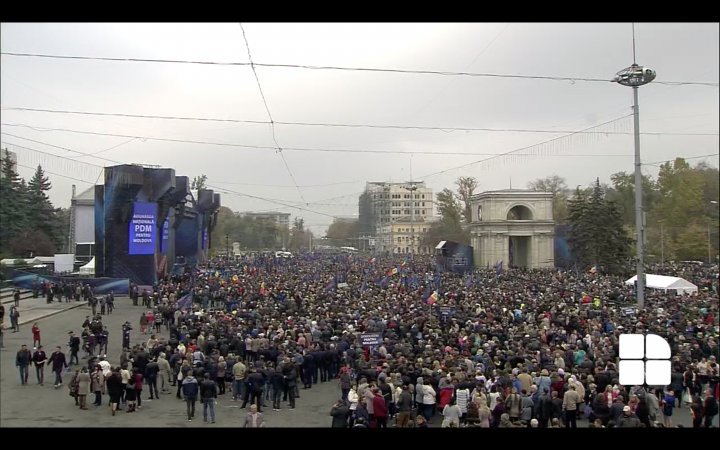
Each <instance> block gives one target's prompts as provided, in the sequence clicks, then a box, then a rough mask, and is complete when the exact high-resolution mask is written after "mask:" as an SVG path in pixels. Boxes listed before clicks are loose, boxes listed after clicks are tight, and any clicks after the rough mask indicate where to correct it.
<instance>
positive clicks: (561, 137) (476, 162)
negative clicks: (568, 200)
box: [420, 114, 632, 179]
mask: <svg viewBox="0 0 720 450" xmlns="http://www.w3.org/2000/svg"><path fill="white" fill-rule="evenodd" d="M630 116H632V114H626V115H624V116H622V117H618V118H616V119H612V120H608V121H607V122H603V123H601V124H598V125H593V126H591V127H588V128H585V129H583V130H580V131H586V130H590V129H592V128H598V127H601V126H603V125H607V124H609V123H612V122H616V121H619V120H622V119H625V118H627V117H630ZM575 134H577V132H573V133H569V134H566V135H564V136H559V137H556V138H552V139H548V140H547V141H543V142H540V143H537V144H533V145H529V146H526V147H521V148H518V149H515V150H510V151H508V152H505V153H500V154H498V155H495V156H490V157H489V158H484V159H481V160H478V161H474V162H471V163H466V164H461V165H459V166H455V167H451V168H449V169H445V170H440V171H438V172H433V173H431V174H428V175H424V176H422V177H420V179H423V178H430V177H434V176H436V175H440V174H443V173H446V172H450V171H452V170H457V169H461V168H463V167H467V166H472V165H475V164H479V163H482V162H485V161H489V160H491V159H495V158H498V157H501V156H507V155H511V154H513V153H516V152H519V151H521V150H527V149H529V148H532V147H538V146H540V145H544V144H548V143H550V142H554V141H558V140H560V139H565V138H567V137H570V136H574V135H575Z"/></svg>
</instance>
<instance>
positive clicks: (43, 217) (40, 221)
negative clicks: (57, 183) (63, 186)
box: [27, 165, 65, 248]
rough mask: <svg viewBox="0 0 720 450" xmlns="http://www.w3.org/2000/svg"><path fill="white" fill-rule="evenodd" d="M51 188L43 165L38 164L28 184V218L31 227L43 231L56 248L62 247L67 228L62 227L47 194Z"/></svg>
mask: <svg viewBox="0 0 720 450" xmlns="http://www.w3.org/2000/svg"><path fill="white" fill-rule="evenodd" d="M51 188H52V185H51V184H50V180H49V179H48V177H47V176H46V175H45V172H44V171H43V169H42V166H40V165H38V166H37V169H35V174H34V175H33V177H32V178H31V179H30V182H29V183H28V185H27V189H28V195H27V198H28V205H27V219H28V221H29V225H30V228H31V229H33V230H37V231H42V232H43V233H44V234H45V235H46V236H47V237H48V238H49V239H50V241H51V242H52V243H53V244H54V245H55V247H56V248H61V247H62V244H63V241H64V238H65V230H63V229H62V228H61V227H62V221H61V220H60V219H59V217H57V211H56V210H55V208H54V207H53V205H52V203H50V198H49V197H48V195H47V194H46V192H48V191H49V190H50V189H51Z"/></svg>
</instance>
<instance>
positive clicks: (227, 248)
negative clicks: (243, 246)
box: [225, 234, 230, 263]
mask: <svg viewBox="0 0 720 450" xmlns="http://www.w3.org/2000/svg"><path fill="white" fill-rule="evenodd" d="M225 257H226V258H227V261H228V263H229V262H230V235H229V234H226V235H225Z"/></svg>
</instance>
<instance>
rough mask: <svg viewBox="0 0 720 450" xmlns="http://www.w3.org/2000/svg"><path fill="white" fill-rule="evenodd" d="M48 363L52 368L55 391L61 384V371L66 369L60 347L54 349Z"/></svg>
mask: <svg viewBox="0 0 720 450" xmlns="http://www.w3.org/2000/svg"><path fill="white" fill-rule="evenodd" d="M48 362H49V363H50V367H52V371H53V372H54V373H55V389H57V388H59V387H60V386H62V384H63V380H62V370H63V369H64V368H66V367H67V361H66V360H65V354H64V353H63V352H62V350H61V348H60V347H55V351H54V352H53V354H52V355H50V359H49V360H48Z"/></svg>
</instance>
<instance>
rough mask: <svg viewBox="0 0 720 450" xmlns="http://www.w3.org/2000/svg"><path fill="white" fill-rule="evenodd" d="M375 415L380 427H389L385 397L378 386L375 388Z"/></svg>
mask: <svg viewBox="0 0 720 450" xmlns="http://www.w3.org/2000/svg"><path fill="white" fill-rule="evenodd" d="M373 394H374V395H375V397H373V417H374V419H375V422H376V423H377V427H378V428H387V419H388V409H387V406H385V398H383V396H382V394H381V393H380V390H379V389H378V388H374V389H373Z"/></svg>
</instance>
